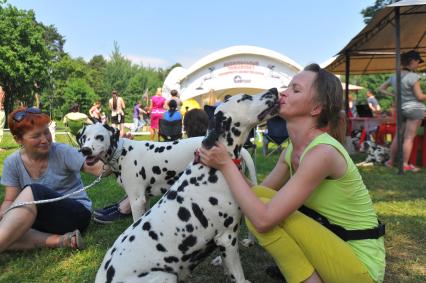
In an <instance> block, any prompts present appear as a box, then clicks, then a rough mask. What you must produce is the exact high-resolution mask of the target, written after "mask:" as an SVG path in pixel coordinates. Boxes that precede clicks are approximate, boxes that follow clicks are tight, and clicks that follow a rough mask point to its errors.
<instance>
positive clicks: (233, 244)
mask: <svg viewBox="0 0 426 283" xmlns="http://www.w3.org/2000/svg"><path fill="white" fill-rule="evenodd" d="M236 244H237V238H234V239H232V242H231V245H232V246H234V247H235V245H236Z"/></svg>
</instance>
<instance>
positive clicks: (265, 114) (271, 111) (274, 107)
mask: <svg viewBox="0 0 426 283" xmlns="http://www.w3.org/2000/svg"><path fill="white" fill-rule="evenodd" d="M279 110H280V104H279V101H278V100H276V101H275V102H272V103H271V105H270V107H269V108H267V109H265V110H263V111H262V112H261V113H260V114H259V115H257V118H258V120H259V121H260V122H263V121H265V120H267V119H268V118H272V117H273V116H275V115H277V114H278V112H279Z"/></svg>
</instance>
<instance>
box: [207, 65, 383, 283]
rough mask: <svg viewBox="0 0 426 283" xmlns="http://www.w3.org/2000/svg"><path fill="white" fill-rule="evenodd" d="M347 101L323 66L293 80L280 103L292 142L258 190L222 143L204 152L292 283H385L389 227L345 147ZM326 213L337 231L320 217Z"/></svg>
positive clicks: (267, 249)
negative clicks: (382, 221) (343, 114)
mask: <svg viewBox="0 0 426 283" xmlns="http://www.w3.org/2000/svg"><path fill="white" fill-rule="evenodd" d="M342 98H343V93H342V86H341V83H340V81H339V79H338V78H337V77H335V76H334V75H333V74H331V73H329V72H327V71H325V70H323V69H321V68H320V67H319V66H318V65H316V64H312V65H309V66H308V67H306V68H305V69H304V70H303V71H302V72H301V73H299V74H297V75H296V76H294V77H293V79H292V81H291V83H290V85H289V87H288V89H286V90H285V91H283V92H282V93H281V94H280V99H279V102H280V110H279V115H280V116H281V117H282V118H284V119H286V121H287V129H288V133H289V136H290V140H291V143H290V145H289V146H288V147H287V149H286V150H284V151H283V152H282V154H281V156H280V158H279V160H278V162H277V164H276V166H275V168H274V169H273V170H272V172H271V173H270V174H269V175H268V176H267V177H266V179H265V180H264V181H263V183H262V185H261V186H258V187H255V188H254V190H252V189H251V188H250V186H249V185H248V184H247V183H246V181H245V179H244V178H243V177H242V175H241V174H239V171H238V169H237V167H236V166H235V165H234V163H233V162H232V160H231V159H230V157H229V156H228V154H227V153H226V150H225V149H224V147H223V146H222V145H220V146H217V147H213V148H212V149H210V150H207V149H205V148H201V149H200V157H201V161H202V162H203V163H205V164H207V165H209V166H212V167H215V168H217V169H219V170H220V171H221V172H222V174H223V175H224V176H225V178H226V180H227V182H228V184H229V187H230V189H231V191H232V194H233V196H234V198H235V199H236V201H237V202H238V204H239V205H240V207H241V209H242V211H243V213H244V214H245V216H246V219H247V225H248V227H249V229H250V231H251V232H252V233H253V234H254V235H255V236H256V238H257V239H258V241H259V243H260V245H262V246H263V247H264V248H265V249H266V251H268V253H270V254H271V255H272V257H273V258H274V260H275V262H276V263H277V265H278V267H279V269H280V271H281V273H282V274H283V275H284V277H285V278H286V280H287V282H354V283H355V282H364V283H365V282H382V281H383V277H384V271H385V250H384V243H383V237H382V236H383V234H384V229H383V226H381V225H380V224H379V222H378V220H377V216H376V213H375V211H374V209H373V204H372V201H371V198H370V196H369V194H368V191H367V189H366V187H365V185H364V183H363V181H362V177H361V175H360V174H359V172H358V170H357V168H356V166H355V165H354V163H353V162H352V160H351V158H350V156H349V154H348V153H347V151H346V150H345V149H344V147H343V146H342V145H341V143H340V142H339V141H340V140H343V138H344V132H345V131H344V127H341V122H340V121H341V119H340V117H339V116H340V115H339V114H340V112H341V110H342V109H343V101H342V100H343V99H342ZM342 134H343V137H342ZM302 205H304V207H305V208H304V209H300V210H301V211H303V213H301V212H299V211H298V209H299V208H300V207H301V206H302ZM306 207H307V208H306ZM318 214H320V215H322V218H324V219H327V220H328V221H329V222H330V223H332V224H334V226H332V225H328V224H327V223H325V222H326V221H323V222H324V223H325V225H322V224H320V223H319V222H316V221H315V220H313V218H318ZM311 217H312V218H311ZM337 226H340V229H335V228H336V227H337ZM343 229H344V230H343ZM332 230H333V231H335V233H334V232H332ZM345 230H349V231H346V232H344V233H341V232H342V231H345Z"/></svg>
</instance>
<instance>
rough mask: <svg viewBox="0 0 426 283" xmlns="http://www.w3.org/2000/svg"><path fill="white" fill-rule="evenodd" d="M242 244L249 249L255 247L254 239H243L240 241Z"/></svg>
mask: <svg viewBox="0 0 426 283" xmlns="http://www.w3.org/2000/svg"><path fill="white" fill-rule="evenodd" d="M240 243H241V245H242V246H243V247H245V248H249V247H251V246H253V245H254V239H250V238H247V239H243V240H241V241H240Z"/></svg>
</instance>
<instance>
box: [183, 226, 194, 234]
mask: <svg viewBox="0 0 426 283" xmlns="http://www.w3.org/2000/svg"><path fill="white" fill-rule="evenodd" d="M185 227H186V231H188V233H191V232H192V231H194V226H192V224H186V226H185Z"/></svg>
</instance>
